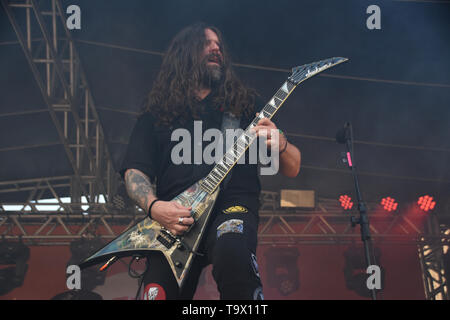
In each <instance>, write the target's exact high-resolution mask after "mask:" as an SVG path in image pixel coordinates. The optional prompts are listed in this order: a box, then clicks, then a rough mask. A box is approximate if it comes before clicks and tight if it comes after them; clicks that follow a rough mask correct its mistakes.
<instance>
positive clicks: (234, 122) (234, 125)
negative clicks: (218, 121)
mask: <svg viewBox="0 0 450 320" xmlns="http://www.w3.org/2000/svg"><path fill="white" fill-rule="evenodd" d="M240 123H241V118H240V117H236V116H235V115H233V114H232V113H231V112H224V113H223V116H222V129H221V131H222V137H223V139H224V142H225V143H223V148H224V150H223V154H225V152H226V151H227V150H228V148H229V147H230V146H232V145H233V143H235V142H236V140H237V138H238V137H237V136H236V135H232V137H233V140H234V141H227V138H228V139H230V138H231V136H230V137H227V134H226V130H227V129H239V128H240ZM232 174H233V169H231V171H230V173H229V174H227V175H226V177H225V179H223V181H222V190H225V189H226V187H227V184H228V182H229V181H230V179H231V175H232Z"/></svg>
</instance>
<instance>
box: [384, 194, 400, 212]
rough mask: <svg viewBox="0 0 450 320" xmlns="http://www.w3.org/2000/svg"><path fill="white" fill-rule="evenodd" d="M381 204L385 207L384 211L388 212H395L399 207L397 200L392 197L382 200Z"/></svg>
mask: <svg viewBox="0 0 450 320" xmlns="http://www.w3.org/2000/svg"><path fill="white" fill-rule="evenodd" d="M380 204H381V205H382V206H383V209H384V210H386V211H388V212H391V211H395V210H397V207H398V203H397V202H395V199H393V198H391V197H386V198H383V199H381V202H380Z"/></svg>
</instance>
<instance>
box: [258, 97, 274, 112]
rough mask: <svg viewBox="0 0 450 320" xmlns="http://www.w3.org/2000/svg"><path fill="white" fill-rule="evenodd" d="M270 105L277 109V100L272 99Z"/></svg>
mask: <svg viewBox="0 0 450 320" xmlns="http://www.w3.org/2000/svg"><path fill="white" fill-rule="evenodd" d="M269 104H270V105H271V106H272V107H276V106H275V99H273V98H272V100H270V102H269ZM260 115H261V114H260Z"/></svg>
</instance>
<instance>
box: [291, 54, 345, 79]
mask: <svg viewBox="0 0 450 320" xmlns="http://www.w3.org/2000/svg"><path fill="white" fill-rule="evenodd" d="M347 60H348V59H347V58H342V57H334V58H329V59H325V60H321V61H317V62H313V63H309V64H304V65H302V66H298V67H295V68H292V74H291V75H290V76H289V78H288V80H289V81H290V82H292V83H293V84H294V85H298V84H299V83H300V82H302V81H304V80H306V79H308V78H311V77H312V76H314V75H316V74H318V73H320V72H322V71H324V70H326V69H328V68H331V67H334V66H335V65H338V64H340V63H343V62H345V61H347Z"/></svg>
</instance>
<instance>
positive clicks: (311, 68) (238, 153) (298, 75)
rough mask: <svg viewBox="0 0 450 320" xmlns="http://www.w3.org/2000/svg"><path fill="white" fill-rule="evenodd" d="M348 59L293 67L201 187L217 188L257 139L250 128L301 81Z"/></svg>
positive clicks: (205, 188)
mask: <svg viewBox="0 0 450 320" xmlns="http://www.w3.org/2000/svg"><path fill="white" fill-rule="evenodd" d="M347 60H348V59H347V58H342V57H334V58H330V59H325V60H321V61H317V62H313V63H310V64H305V65H302V66H299V67H295V68H293V69H292V74H291V76H290V77H289V78H288V80H287V81H286V82H285V83H283V85H282V86H281V87H280V89H278V91H277V92H276V93H275V95H274V96H273V97H272V99H270V100H269V102H268V103H267V104H266V105H265V106H264V108H263V109H262V110H261V111H260V112H259V115H258V116H257V117H256V118H255V119H253V121H252V122H251V123H250V125H249V126H248V127H247V129H246V130H245V131H244V133H243V134H241V135H240V136H239V138H237V140H236V142H235V143H234V145H233V146H232V147H231V148H230V149H229V150H227V152H226V153H225V155H224V156H223V158H222V159H221V160H220V161H219V162H217V164H216V165H215V167H214V168H213V169H212V170H211V172H210V173H209V174H208V175H207V176H206V177H205V178H204V179H203V180H202V181H201V182H200V187H201V188H202V189H203V190H205V191H206V192H208V193H209V194H211V193H213V192H214V190H216V188H217V187H218V186H219V184H220V183H221V182H222V180H223V179H224V178H225V176H226V175H227V174H228V173H229V172H230V171H231V169H232V168H233V166H234V165H235V164H236V163H237V162H238V160H239V159H240V158H241V157H242V156H243V155H244V153H245V151H246V150H247V148H248V147H249V146H250V145H251V144H252V143H253V142H254V140H255V139H256V135H255V134H254V133H252V132H251V131H250V130H251V129H252V128H254V127H255V126H256V125H257V124H258V122H259V120H261V119H262V118H269V119H270V118H272V117H273V115H274V114H275V113H276V112H277V111H278V109H279V108H280V107H281V105H282V104H283V103H284V101H285V100H286V99H287V98H288V97H289V95H290V94H291V93H292V91H294V89H295V88H296V87H297V86H298V84H299V83H301V82H303V81H305V80H306V79H309V78H311V77H313V76H314V75H316V74H318V73H320V72H322V71H324V70H326V69H328V68H331V67H333V66H335V65H338V64H340V63H342V62H345V61H347Z"/></svg>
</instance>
